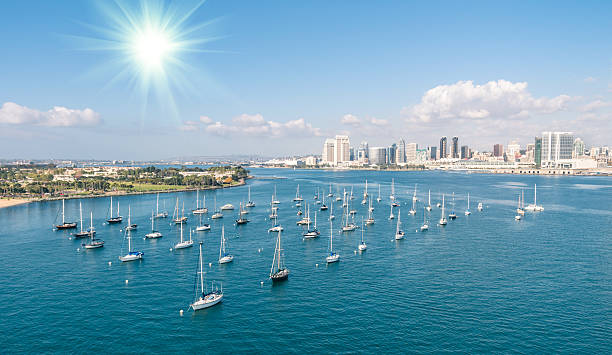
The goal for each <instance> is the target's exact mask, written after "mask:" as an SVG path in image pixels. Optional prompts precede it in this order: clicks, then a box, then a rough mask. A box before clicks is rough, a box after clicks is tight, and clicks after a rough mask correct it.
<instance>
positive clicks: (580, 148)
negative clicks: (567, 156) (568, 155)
mask: <svg viewBox="0 0 612 355" xmlns="http://www.w3.org/2000/svg"><path fill="white" fill-rule="evenodd" d="M584 151H585V148H584V142H583V141H582V139H580V138H576V139H574V150H573V156H574V158H576V157H581V156H583V155H584Z"/></svg>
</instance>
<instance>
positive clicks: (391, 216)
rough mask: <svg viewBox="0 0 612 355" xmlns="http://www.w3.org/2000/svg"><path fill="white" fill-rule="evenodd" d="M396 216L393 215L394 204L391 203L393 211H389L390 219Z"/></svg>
mask: <svg viewBox="0 0 612 355" xmlns="http://www.w3.org/2000/svg"><path fill="white" fill-rule="evenodd" d="M394 218H395V216H394V215H393V204H391V212H390V213H389V219H390V220H391V219H394Z"/></svg>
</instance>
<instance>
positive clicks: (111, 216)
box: [110, 196, 113, 218]
mask: <svg viewBox="0 0 612 355" xmlns="http://www.w3.org/2000/svg"><path fill="white" fill-rule="evenodd" d="M110 213H111V215H110V218H113V196H111V211H110Z"/></svg>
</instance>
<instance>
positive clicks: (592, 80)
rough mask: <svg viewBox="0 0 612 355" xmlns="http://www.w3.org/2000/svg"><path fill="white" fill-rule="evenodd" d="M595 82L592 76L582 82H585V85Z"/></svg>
mask: <svg viewBox="0 0 612 355" xmlns="http://www.w3.org/2000/svg"><path fill="white" fill-rule="evenodd" d="M596 81H597V78H594V77H592V76H589V77H586V78H584V82H585V83H594V82H596Z"/></svg>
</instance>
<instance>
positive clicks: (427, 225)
mask: <svg viewBox="0 0 612 355" xmlns="http://www.w3.org/2000/svg"><path fill="white" fill-rule="evenodd" d="M426 211H427V207H425V208H423V225H422V226H421V232H425V231H426V230H428V229H429V224H427V213H426Z"/></svg>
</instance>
